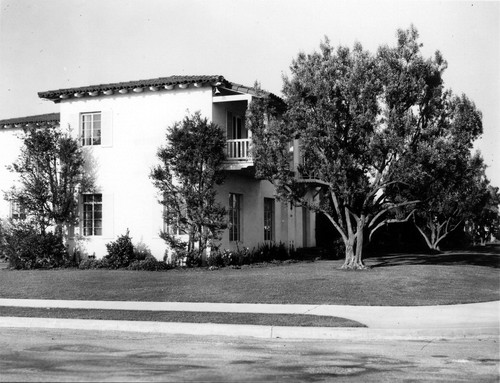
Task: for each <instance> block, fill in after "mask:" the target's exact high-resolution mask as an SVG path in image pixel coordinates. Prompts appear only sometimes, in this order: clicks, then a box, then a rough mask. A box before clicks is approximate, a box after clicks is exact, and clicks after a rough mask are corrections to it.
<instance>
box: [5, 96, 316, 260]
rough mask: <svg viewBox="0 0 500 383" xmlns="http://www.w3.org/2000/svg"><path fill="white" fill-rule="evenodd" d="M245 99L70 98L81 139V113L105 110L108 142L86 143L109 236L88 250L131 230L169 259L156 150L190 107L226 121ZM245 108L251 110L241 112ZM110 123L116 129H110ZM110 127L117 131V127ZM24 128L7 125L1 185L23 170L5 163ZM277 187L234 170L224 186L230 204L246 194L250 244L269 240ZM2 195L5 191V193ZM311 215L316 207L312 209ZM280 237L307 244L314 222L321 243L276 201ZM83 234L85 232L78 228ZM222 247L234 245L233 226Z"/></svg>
mask: <svg viewBox="0 0 500 383" xmlns="http://www.w3.org/2000/svg"><path fill="white" fill-rule="evenodd" d="M244 104H245V102H240V103H228V105H222V106H221V105H220V104H218V105H217V107H214V105H213V104H212V90H211V87H203V88H188V89H185V90H180V89H178V90H175V91H159V92H144V93H129V94H126V95H113V96H102V97H96V98H82V99H70V100H63V101H61V103H60V108H61V109H60V112H61V128H62V129H63V130H64V129H68V127H69V128H70V129H71V131H72V134H73V135H74V136H75V137H78V136H79V134H80V132H79V118H80V117H79V116H80V114H81V113H85V112H101V113H102V118H103V123H102V124H103V126H102V129H103V139H102V141H103V145H100V146H86V147H84V150H85V153H86V155H87V158H88V161H87V162H88V165H87V171H89V172H91V173H93V174H94V175H95V177H96V188H97V189H96V191H95V192H96V193H101V194H102V195H103V235H102V236H93V237H87V238H86V239H85V241H84V242H83V247H84V249H85V250H86V252H87V253H88V254H95V255H96V256H97V257H99V258H100V257H102V256H104V255H105V254H106V252H107V251H106V247H105V244H106V243H109V242H110V241H113V240H115V239H116V238H117V236H119V235H122V234H125V232H126V230H127V229H130V235H131V237H132V239H133V242H134V243H135V244H137V243H138V242H139V241H142V242H144V243H145V244H146V245H147V246H148V247H149V248H150V249H151V251H152V252H153V254H154V255H155V256H156V257H157V258H158V259H162V258H163V255H164V253H165V250H166V246H165V243H164V241H163V240H162V239H160V238H159V235H158V234H159V232H160V230H161V229H162V227H163V218H162V211H163V207H162V205H160V204H159V203H158V200H157V199H158V195H157V190H156V189H155V188H154V186H153V184H152V182H151V179H150V178H149V174H150V171H151V168H152V167H153V166H154V165H156V164H157V163H158V161H157V159H156V152H157V149H158V148H159V147H160V146H163V145H165V136H166V132H167V128H168V127H169V126H171V125H172V124H173V123H174V122H176V121H180V120H182V119H183V118H184V117H185V116H186V113H187V110H188V109H189V112H190V113H194V112H196V111H201V114H202V116H204V117H208V118H209V119H213V120H214V121H215V122H218V123H219V124H220V125H223V126H222V127H223V128H225V126H224V124H223V123H222V122H223V121H224V119H225V115H226V109H228V108H229V109H230V110H232V109H234V108H235V107H240V106H241V105H244ZM241 112H242V114H243V111H241ZM106 129H108V132H109V133H110V134H106V133H105V131H106ZM109 129H110V130H109ZM19 133H22V130H21V129H1V130H0V190H8V189H9V188H10V187H11V186H12V184H13V183H14V179H15V175H14V174H12V173H10V172H8V171H7V170H6V168H5V166H6V165H10V164H11V163H12V162H14V161H15V159H16V158H17V156H18V154H19V149H20V147H21V144H22V141H21V140H20V139H18V138H17V137H16V135H18V134H19ZM274 192H275V190H274V187H273V186H272V185H271V184H270V183H269V182H267V181H260V180H256V179H255V178H253V177H251V176H249V175H245V172H241V171H228V176H227V178H226V181H225V182H224V184H223V185H221V186H219V187H218V196H217V198H218V201H219V202H220V203H221V204H223V205H224V206H226V207H228V202H229V193H239V194H242V195H243V201H242V209H243V214H242V222H241V224H242V242H241V244H240V245H242V246H247V247H250V248H253V247H256V246H258V245H259V244H262V243H264V228H263V225H264V198H275V196H274ZM0 197H1V196H0ZM9 213H10V204H9V203H8V202H6V201H4V200H3V198H0V217H7V216H8V215H9ZM308 214H311V213H308ZM274 222H275V230H274V233H275V242H284V243H287V244H289V245H292V246H295V247H301V246H303V244H304V242H303V240H302V234H303V224H304V222H306V223H308V226H309V227H308V231H307V232H308V240H307V245H308V246H314V244H315V243H314V223H315V219H314V218H313V215H311V217H310V219H309V220H304V219H303V218H302V209H301V208H292V209H290V207H289V206H288V204H284V206H282V204H281V203H280V202H279V201H278V200H277V199H276V200H275V221H274ZM76 232H77V233H78V232H81V231H80V230H78V229H77V230H76ZM221 245H222V248H227V249H234V248H235V247H236V243H235V242H229V232H228V230H226V231H225V232H224V236H223V239H222V244H221Z"/></svg>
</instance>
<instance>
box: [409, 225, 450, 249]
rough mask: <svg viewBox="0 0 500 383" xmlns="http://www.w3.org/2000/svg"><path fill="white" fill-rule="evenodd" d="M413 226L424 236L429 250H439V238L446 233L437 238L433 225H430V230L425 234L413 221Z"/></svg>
mask: <svg viewBox="0 0 500 383" xmlns="http://www.w3.org/2000/svg"><path fill="white" fill-rule="evenodd" d="M415 227H416V228H417V230H418V232H419V233H420V234H421V235H422V237H423V238H424V240H425V243H426V244H427V247H428V248H429V250H434V251H441V250H440V249H439V242H441V239H443V238H444V237H445V236H446V235H445V236H443V237H440V238H438V235H437V234H436V231H437V229H436V226H435V225H431V232H430V234H427V233H426V232H425V231H424V230H423V229H421V228H420V226H418V225H417V224H416V223H415Z"/></svg>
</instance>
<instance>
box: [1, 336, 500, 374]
mask: <svg viewBox="0 0 500 383" xmlns="http://www.w3.org/2000/svg"><path fill="white" fill-rule="evenodd" d="M499 357H500V356H499V344H498V338H497V337H490V338H482V339H481V338H468V339H454V340H443V339H435V340H432V341H420V340H419V341H416V340H414V341H394V340H393V341H383V340H377V341H352V340H351V341H348V340H329V341H318V340H315V341H304V340H302V341H297V340H282V339H254V338H232V337H223V336H219V337H208V336H205V337H196V336H191V335H158V334H141V333H125V332H100V331H78V330H49V329H43V330H42V329H9V328H2V329H0V381H198V382H199V381H203V382H205V381H278V382H317V381H332V380H335V381H336V382H337V381H340V382H342V381H348V382H350V381H352V382H359V381H370V382H373V381H374V382H386V381H403V380H409V381H412V382H415V381H417V382H420V381H421V382H428V381H447V382H498V380H499Z"/></svg>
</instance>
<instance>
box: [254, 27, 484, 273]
mask: <svg viewBox="0 0 500 383" xmlns="http://www.w3.org/2000/svg"><path fill="white" fill-rule="evenodd" d="M397 38H398V39H397V40H398V41H397V44H396V46H394V47H388V46H381V47H380V48H379V49H378V52H377V54H372V53H370V52H368V51H365V50H364V49H363V48H362V46H361V45H360V44H355V46H354V48H353V49H352V50H351V49H349V48H347V47H338V48H337V49H334V47H332V46H331V45H330V43H329V41H328V39H325V41H324V42H322V43H321V45H320V50H319V52H314V53H312V54H310V55H306V54H304V53H300V54H299V55H298V57H297V58H296V59H295V60H293V62H292V65H291V67H290V71H291V76H290V77H285V78H284V86H283V93H284V95H285V101H286V103H287V105H288V109H287V112H286V113H285V115H284V116H283V118H280V116H279V114H276V113H273V110H272V109H271V108H269V106H268V105H267V104H266V102H265V101H263V100H256V101H255V102H252V104H251V105H250V108H249V109H250V110H249V113H248V116H247V119H248V121H249V125H250V129H251V130H252V133H253V139H254V145H255V146H257V149H256V150H255V153H256V154H257V156H258V158H256V166H257V173H258V175H259V176H260V177H263V178H266V179H268V180H270V181H271V182H273V183H274V184H275V185H276V186H277V187H278V192H279V194H280V197H281V198H282V199H286V200H291V201H294V202H295V203H298V204H301V205H302V206H305V207H308V208H310V209H313V210H315V211H316V212H320V213H323V214H324V215H325V216H326V217H327V218H328V219H329V221H330V222H331V224H332V225H333V226H334V227H335V229H336V230H337V231H338V233H339V234H340V236H341V238H342V241H343V242H344V246H345V262H344V265H343V268H353V269H362V268H364V264H363V262H362V250H363V243H364V235H365V232H366V233H367V234H368V235H369V238H370V237H371V235H373V233H374V232H375V231H376V230H378V229H379V228H381V227H383V226H384V225H386V224H387V223H391V222H403V221H407V220H408V219H409V218H410V217H411V215H412V212H413V207H414V205H415V204H416V203H417V202H418V199H414V198H411V197H412V196H411V195H408V194H406V195H405V194H403V193H387V188H389V187H390V186H392V185H401V184H402V183H404V182H405V180H406V173H407V172H408V171H409V170H410V168H411V167H412V166H413V165H414V164H412V163H411V162H410V161H408V160H407V159H408V156H409V155H411V153H413V152H415V151H416V150H419V148H420V146H419V144H420V143H421V142H422V141H425V142H432V139H433V137H439V136H440V131H441V128H442V126H443V124H445V125H446V124H447V125H450V127H451V129H456V130H460V131H461V132H462V133H461V135H460V137H462V139H463V140H464V141H465V142H467V143H468V142H471V140H472V139H473V138H474V137H475V136H476V135H477V134H478V132H479V131H480V125H479V123H480V115H478V114H471V113H468V111H467V110H463V109H461V108H465V109H467V108H469V107H470V108H471V109H472V110H473V111H474V110H475V109H474V108H473V105H472V104H470V103H468V101H463V102H459V103H456V104H453V105H451V106H449V105H448V102H449V100H450V97H451V96H450V94H449V93H448V92H445V91H444V90H443V84H442V73H443V71H444V70H445V68H446V66H447V64H446V62H445V61H444V60H443V58H442V56H441V54H440V53H439V52H436V54H435V56H434V57H433V58H429V59H424V58H423V57H422V54H421V53H420V47H421V44H420V43H419V42H418V32H417V31H416V29H415V28H414V27H411V28H410V29H408V30H399V31H398V33H397ZM478 117H479V121H478V120H477V118H478ZM443 121H446V122H445V123H443ZM291 139H296V140H298V142H299V144H300V155H301V159H300V163H299V164H296V168H291V167H290V161H289V158H288V152H289V145H290V140H291ZM418 181H419V180H418V179H416V180H414V181H413V182H418ZM394 190H398V189H394ZM405 206H408V207H412V208H411V209H409V213H408V211H406V210H405V209H403V207H405ZM394 212H396V213H394ZM405 213H408V214H405Z"/></svg>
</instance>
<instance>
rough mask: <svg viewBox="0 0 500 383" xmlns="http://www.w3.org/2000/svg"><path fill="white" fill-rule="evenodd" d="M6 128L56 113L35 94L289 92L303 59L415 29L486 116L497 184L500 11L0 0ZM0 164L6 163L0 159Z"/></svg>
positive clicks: (425, 4) (234, 0) (487, 147)
mask: <svg viewBox="0 0 500 383" xmlns="http://www.w3.org/2000/svg"><path fill="white" fill-rule="evenodd" d="M0 4H1V7H0V119H4V118H12V117H22V116H28V115H34V114H42V113H50V112H57V111H58V106H57V105H56V104H53V103H51V102H49V101H43V100H40V99H39V98H38V96H37V92H39V91H46V90H53V89H60V88H67V87H76V86H85V85H95V84H101V83H109V82H119V81H131V80H139V79H148V78H155V77H164V76H169V75H174V74H186V75H187V74H196V75H198V74H210V75H211V74H220V75H223V76H224V77H225V78H226V79H228V80H229V81H233V82H237V83H241V84H245V85H252V84H253V83H254V81H255V80H259V81H260V82H261V84H262V87H263V88H264V89H267V90H270V91H272V92H274V93H276V94H280V93H281V86H282V74H287V73H288V67H289V65H290V63H291V61H292V59H293V58H294V57H296V55H297V53H298V52H300V51H304V52H306V53H310V52H312V51H313V50H315V49H317V48H318V46H319V43H320V41H321V39H322V38H323V37H324V36H325V35H326V36H328V37H329V38H330V40H331V42H332V45H347V46H351V47H352V45H353V43H354V42H355V41H359V42H360V43H361V44H362V45H363V46H364V47H365V48H367V49H369V50H371V51H375V50H376V49H377V47H378V46H379V45H381V44H389V45H394V44H395V41H396V38H395V33H396V30H397V29H398V28H408V27H409V26H410V24H411V23H413V24H414V25H415V26H416V27H417V29H418V31H419V33H420V40H421V42H422V43H423V44H424V47H423V52H424V55H425V56H431V55H432V54H433V52H434V51H435V50H440V51H441V52H442V53H443V55H444V57H445V59H446V60H447V61H448V69H447V71H446V73H445V84H446V87H449V88H452V89H453V91H454V92H455V93H458V94H460V93H465V94H467V95H468V97H469V98H471V99H472V100H473V101H474V102H475V103H476V105H477V107H478V108H479V109H480V110H481V111H482V113H483V125H484V134H483V138H482V140H481V142H479V143H478V147H479V148H480V149H481V151H482V153H483V156H484V157H485V160H486V163H487V164H488V165H489V166H490V168H489V169H488V171H487V174H488V176H489V178H490V179H492V181H493V184H495V185H496V186H500V165H499V162H500V155H499V154H498V153H497V152H498V151H499V149H500V133H499V131H500V111H499V109H500V2H498V1H488V2H477V1H432V2H431V1H416V2H411V1H317V0H304V1H302V0H266V1H264V0H260V1H259V0H248V1H246V0H217V1H212V0H203V1H202V0H199V1H194V0H179V1H174V0H172V1H170V0H161V1H160V0H44V1H40V0H0ZM0 155H1V153H0Z"/></svg>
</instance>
